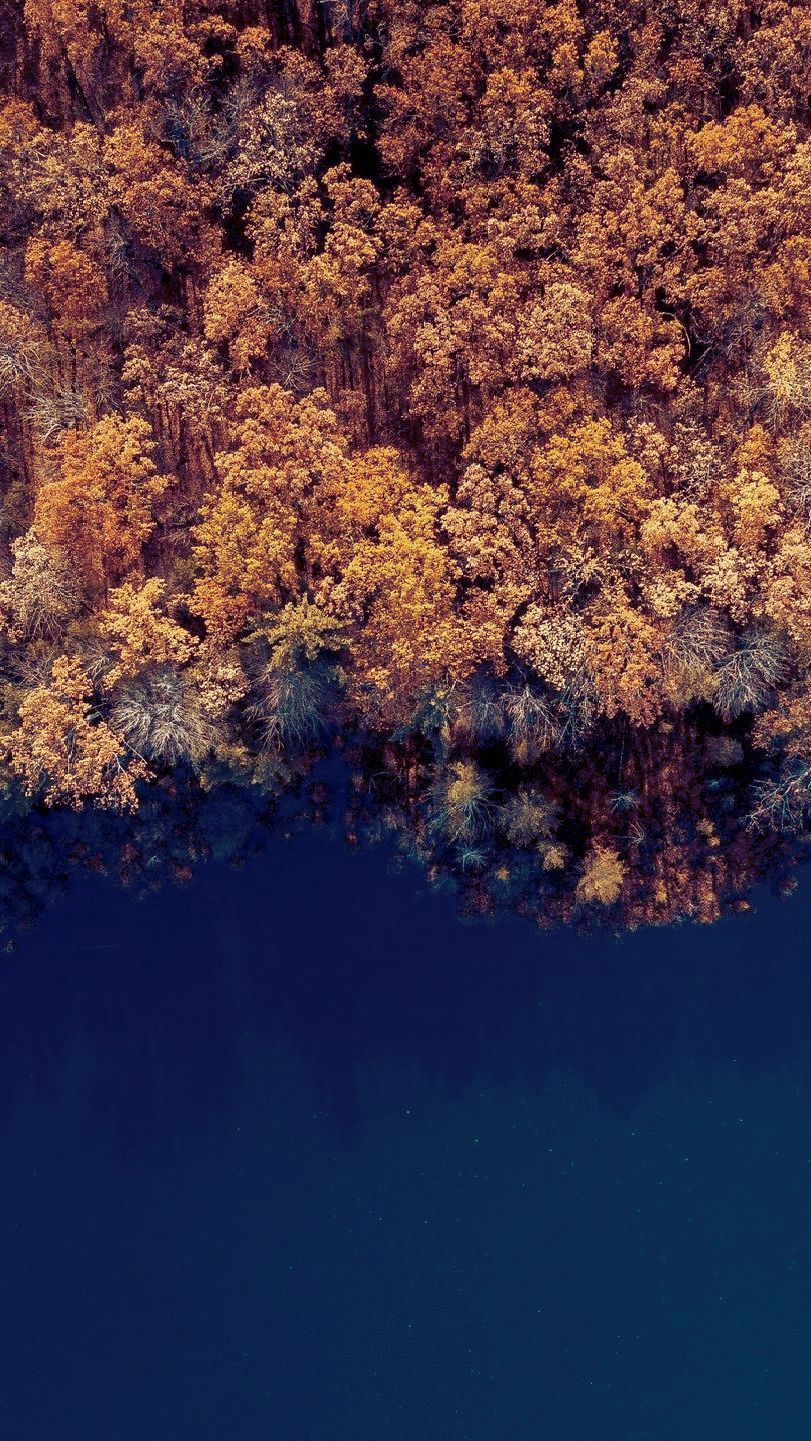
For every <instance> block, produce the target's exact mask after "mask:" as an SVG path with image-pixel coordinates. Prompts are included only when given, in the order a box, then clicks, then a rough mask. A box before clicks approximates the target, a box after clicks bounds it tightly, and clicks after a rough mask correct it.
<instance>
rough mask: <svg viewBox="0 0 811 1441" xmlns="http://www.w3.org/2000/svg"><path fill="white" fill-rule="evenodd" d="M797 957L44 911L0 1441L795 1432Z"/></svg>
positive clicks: (6, 1184) (805, 1267)
mask: <svg viewBox="0 0 811 1441" xmlns="http://www.w3.org/2000/svg"><path fill="white" fill-rule="evenodd" d="M810 930H811V889H810V888H809V884H808V882H806V883H805V884H804V885H803V886H801V888H800V891H799V893H798V895H797V896H795V898H794V899H792V900H791V901H788V902H777V901H775V900H772V899H770V898H763V899H761V900H760V901H759V903H758V905H757V908H756V910H755V912H754V913H753V914H751V915H749V916H741V917H735V918H732V919H729V920H726V921H724V922H722V923H721V924H719V925H718V926H716V927H714V928H711V929H704V930H699V929H694V928H691V927H687V926H685V927H681V928H675V929H671V930H669V931H665V932H646V933H640V934H637V935H635V936H631V937H627V938H625V939H624V940H622V941H617V940H615V939H614V938H613V937H609V936H602V937H598V938H593V939H589V940H586V939H582V938H578V937H577V936H575V935H574V934H572V933H570V932H563V933H556V934H552V935H545V934H542V933H539V932H537V931H535V930H533V929H532V928H531V927H530V926H529V925H528V924H526V923H523V922H520V921H518V920H515V921H501V922H499V923H497V924H495V925H486V924H483V923H479V924H476V925H465V924H462V923H460V922H459V921H458V920H457V919H456V917H455V914H454V906H453V900H452V898H450V897H446V896H441V897H440V896H432V895H429V894H427V893H426V892H425V889H424V887H423V885H422V883H421V881H420V878H419V876H418V875H417V874H416V873H415V872H411V871H409V870H406V871H405V872H402V873H400V874H391V873H390V872H389V870H388V869H387V862H386V858H385V856H384V855H382V854H374V853H373V854H352V853H350V852H348V851H347V850H345V849H343V848H342V847H341V846H340V845H338V844H337V843H334V842H331V841H329V840H328V839H327V838H326V837H324V838H321V837H319V836H318V835H317V834H313V835H311V836H307V837H304V838H301V839H299V840H297V841H296V842H295V843H292V844H290V845H289V846H284V845H283V844H281V843H278V844H274V845H273V846H271V847H270V848H269V850H268V851H267V853H266V854H265V855H263V856H261V857H257V858H255V859H254V860H252V861H251V862H250V863H249V864H248V865H247V866H246V867H245V868H244V869H243V870H239V871H237V870H232V869H228V868H226V867H217V866H214V865H212V866H210V867H209V868H208V869H206V870H204V871H203V872H201V873H200V875H199V876H198V878H197V879H196V880H195V881H194V882H193V883H192V884H191V885H189V886H188V887H186V888H184V889H176V888H168V889H166V890H164V891H163V892H162V893H160V894H158V895H157V896H155V897H152V898H150V899H148V900H146V901H141V902H139V901H138V900H137V899H136V898H135V897H134V896H133V895H131V894H129V893H127V892H125V891H122V890H120V889H118V888H117V886H116V885H115V884H114V883H113V882H112V881H106V880H104V879H102V878H85V879H83V880H78V881H76V882H75V883H74V885H73V888H72V889H71V890H70V891H69V892H68V894H67V895H66V896H64V897H63V898H62V899H61V900H60V901H59V902H58V903H57V904H56V905H55V906H54V907H53V908H52V909H51V910H50V911H49V912H48V913H47V914H46V915H45V916H44V918H43V919H42V920H41V921H40V923H39V924H38V926H37V927H36V928H35V929H34V930H33V931H32V932H31V933H30V934H29V935H28V936H26V937H25V939H24V940H23V942H22V944H21V945H20V948H19V949H18V951H17V952H16V953H14V954H12V955H9V956H6V957H4V958H3V961H2V966H1V967H0V1030H1V1031H2V1056H1V1057H0V1156H2V1174H1V1175H0V1418H2V1419H0V1427H2V1436H3V1438H8V1441H276V1438H278V1441H463V1438H464V1441H545V1438H549V1441H621V1438H622V1441H631V1438H633V1441H636V1438H639V1441H643V1438H644V1441H732V1438H734V1441H795V1438H796V1441H807V1438H808V1437H809V1435H811V1372H810V1371H809V1365H808V1359H809V1355H811V1066H810V1065H809V1060H811V973H809V965H808V959H809V957H808V950H809V947H808V941H807V937H808V935H809V931H810Z"/></svg>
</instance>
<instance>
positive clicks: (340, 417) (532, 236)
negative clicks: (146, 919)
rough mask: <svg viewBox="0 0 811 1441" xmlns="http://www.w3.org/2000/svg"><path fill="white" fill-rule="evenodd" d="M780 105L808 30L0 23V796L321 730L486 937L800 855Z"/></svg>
mask: <svg viewBox="0 0 811 1441" xmlns="http://www.w3.org/2000/svg"><path fill="white" fill-rule="evenodd" d="M809 95H811V10H809V8H808V6H807V4H806V3H804V0H752V3H750V0H657V3H656V4H652V3H649V0H556V3H551V0H550V3H547V0H529V3H525V4H515V3H507V0H24V4H19V5H4V4H2V0H0V241H2V251H0V416H1V420H2V434H1V436H0V486H1V487H2V499H1V500H0V566H2V576H3V578H2V580H1V581H0V630H1V631H2V634H1V636H0V646H1V647H2V653H1V654H0V665H1V666H2V700H3V728H4V732H5V739H4V741H3V746H4V751H3V754H4V760H3V765H4V768H5V774H6V778H7V783H8V784H9V785H11V786H21V787H22V790H23V791H24V792H25V793H26V794H27V795H29V796H30V797H31V798H32V800H34V801H36V802H37V803H44V804H45V805H65V804H66V805H69V806H81V805H84V804H86V803H88V802H92V803H95V804H96V805H99V806H101V807H104V808H110V809H118V810H121V809H122V808H123V809H125V810H126V809H132V808H134V807H137V805H138V804H139V797H141V796H142V795H143V794H144V792H145V789H146V788H148V786H149V784H150V782H152V783H155V782H158V783H165V782H166V778H167V776H169V775H170V773H171V772H172V770H173V769H174V771H175V772H176V771H177V768H182V769H183V770H184V773H187V772H188V773H193V774H194V775H195V776H196V777H197V780H196V784H198V785H199V786H201V787H202V788H204V789H211V788H212V787H216V786H217V785H221V784H232V783H234V782H235V781H238V782H240V783H252V784H256V785H258V786H260V787H263V788H264V789H265V790H266V791H267V792H269V793H271V794H275V793H278V792H280V791H281V790H283V789H284V788H285V787H286V786H288V785H289V784H290V783H291V782H292V781H294V780H295V779H296V778H297V777H299V776H300V775H301V774H302V771H303V769H304V766H305V763H306V759H307V757H311V756H312V755H313V754H314V753H316V752H317V751H318V750H319V748H323V746H324V744H325V742H326V740H327V739H328V738H329V737H330V735H333V736H334V734H335V732H336V730H337V731H338V732H340V733H342V734H343V735H344V736H348V735H352V736H354V737H355V741H356V743H357V744H358V746H359V755H360V756H361V761H360V762H359V770H358V780H357V785H356V791H355V795H356V800H355V801H354V802H353V803H352V804H353V806H354V807H355V810H356V811H357V812H358V814H360V813H361V812H363V810H364V807H367V808H368V806H369V805H371V799H372V793H373V792H376V793H377V794H378V807H380V805H381V804H382V809H383V811H384V812H385V813H386V814H388V815H389V819H390V821H391V824H392V825H393V826H395V828H397V827H405V828H406V829H407V830H408V833H409V836H410V840H411V844H412V845H413V846H414V847H416V849H417V850H418V851H419V852H420V854H421V855H423V856H424V857H425V858H426V859H427V862H428V864H429V865H431V866H432V868H433V869H434V870H435V871H437V873H440V872H445V873H451V872H453V873H455V875H456V876H457V878H459V877H461V878H462V883H463V884H464V885H465V886H466V887H467V888H468V889H469V890H472V891H473V892H475V894H476V895H477V897H478V903H479V904H480V905H481V906H484V907H485V908H486V907H487V905H489V904H490V901H491V900H492V901H493V903H495V900H494V899H493V898H495V897H498V895H499V894H501V893H503V894H504V895H505V896H507V897H508V898H510V903H520V904H521V905H522V906H523V907H525V908H527V909H529V910H535V911H539V910H540V911H545V912H546V913H551V914H555V915H569V914H572V913H573V912H575V913H577V912H579V911H582V910H586V909H588V908H590V907H597V908H598V909H600V910H603V911H606V912H607V913H614V914H618V913H620V912H622V913H624V915H625V916H626V917H631V918H633V919H635V920H639V919H646V918H647V919H665V918H668V917H670V916H672V915H674V914H678V913H682V912H687V913H691V914H696V915H699V916H702V917H711V916H712V915H714V914H716V913H717V910H718V908H719V905H721V904H723V902H724V900H725V899H728V898H729V897H730V895H731V894H732V893H733V892H735V893H736V894H738V893H740V891H741V888H742V886H743V885H744V884H745V882H746V880H747V879H749V878H752V877H753V876H754V875H755V874H757V873H758V871H759V867H760V865H761V858H762V857H763V856H764V855H765V854H767V853H768V852H769V850H770V848H776V849H777V850H779V849H780V848H781V847H782V846H783V844H784V841H783V839H782V837H783V836H785V835H786V834H787V833H796V832H802V831H803V830H804V829H805V827H806V823H807V820H808V813H809V807H811V309H810V308H809V299H810V298H811V110H810V108H809ZM381 777H382V779H381ZM381 796H382V802H381V800H380V797H381ZM350 811H351V812H352V814H353V815H354V814H355V812H354V811H352V806H350ZM353 824H354V821H353ZM755 857H757V859H755ZM516 897H517V900H516ZM488 898H489V899H488Z"/></svg>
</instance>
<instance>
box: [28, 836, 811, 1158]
mask: <svg viewBox="0 0 811 1441" xmlns="http://www.w3.org/2000/svg"><path fill="white" fill-rule="evenodd" d="M807 911H808V892H807V888H804V887H801V888H800V891H799V893H798V895H797V896H796V897H795V898H794V899H793V900H790V901H777V900H774V899H772V898H770V897H766V896H763V897H761V898H758V901H757V904H756V906H755V909H754V911H753V913H750V914H748V915H743V916H734V917H728V918H726V919H724V920H723V921H721V922H719V923H718V924H717V925H715V926H714V927H710V928H696V927H693V926H690V925H684V926H681V927H675V928H671V929H668V930H662V931H645V932H639V933H636V934H632V935H628V936H625V937H623V938H620V939H617V938H616V937H614V936H612V935H607V934H606V935H598V936H593V937H588V938H584V937H580V936H578V935H576V934H575V933H573V932H570V931H558V932H551V933H542V932H539V931H536V930H535V929H533V928H532V927H531V926H530V925H529V924H528V923H526V922H524V921H521V920H519V919H515V918H512V919H511V918H503V919H500V920H499V921H498V922H497V923H495V924H488V923H484V922H475V923H469V924H460V922H459V920H458V918H457V914H456V910H455V905H454V900H453V897H451V896H445V895H433V894H431V893H430V892H428V891H427V890H426V888H425V886H424V884H423V883H422V882H421V880H420V878H419V877H418V875H417V874H416V872H414V871H412V870H410V869H406V870H403V871H400V872H399V873H394V872H393V871H392V869H391V866H390V863H389V860H388V858H387V856H386V855H385V854H384V853H383V852H380V851H378V852H374V851H372V852H369V851H367V852H364V853H352V852H350V851H349V850H348V849H347V848H346V847H345V846H343V845H341V844H339V843H337V842H334V841H331V840H330V839H329V838H328V837H326V836H324V835H319V834H318V833H310V834H306V835H304V836H301V837H299V838H297V839H296V840H295V841H294V842H292V843H289V844H287V845H285V844H284V843H283V842H280V841H275V842H273V843H272V844H271V845H270V846H269V848H268V850H267V851H266V852H265V853H264V854H263V855H262V856H260V857H255V858H254V859H253V860H251V862H250V863H249V864H248V865H247V866H245V867H244V868H243V869H241V870H235V869H229V868H228V867H226V866H221V865H215V864H211V865H210V866H208V867H207V868H204V869H202V870H201V871H200V872H199V873H198V875H197V877H196V878H195V880H194V881H193V882H192V883H191V884H190V885H188V886H187V887H185V888H181V889H178V888H173V887H167V888H166V889H165V890H163V891H162V892H160V893H159V894H158V895H157V896H153V897H152V898H151V899H150V900H149V901H148V902H141V901H139V900H138V899H137V898H136V897H135V896H134V895H133V894H132V893H130V892H127V891H126V890H122V889H120V888H119V887H117V886H116V884H115V883H114V882H113V881H110V880H105V879H103V878H99V877H91V878H88V877H84V878H82V879H78V880H77V881H76V882H75V883H74V885H73V887H72V889H71V890H70V891H69V892H68V894H67V895H66V896H64V897H62V898H61V899H60V901H59V902H58V903H57V904H56V905H55V906H54V907H53V908H52V909H51V910H50V911H49V912H48V913H46V914H45V915H44V916H43V917H42V918H41V919H40V921H39V923H38V925H37V926H36V928H35V929H34V930H33V931H32V932H31V933H29V934H28V935H27V936H26V937H25V938H24V939H23V942H22V944H21V946H20V949H19V951H18V952H16V953H15V954H12V955H10V956H8V957H7V958H6V959H5V960H4V962H3V972H2V974H0V1033H1V1034H2V1037H3V1046H2V1059H0V1067H2V1071H0V1079H1V1080H2V1096H3V1100H2V1102H0V1106H5V1105H7V1104H8V1103H9V1102H10V1100H11V1098H12V1097H13V1095H14V1093H15V1091H16V1090H17V1089H18V1087H19V1086H20V1085H21V1084H25V1085H26V1086H30V1085H32V1084H33V1085H34V1086H35V1087H36V1088H37V1089H41V1090H42V1091H43V1092H44V1093H45V1095H46V1096H48V1095H50V1094H56V1093H57V1092H58V1093H59V1094H60V1095H61V1096H64V1094H65V1085H66V1080H65V1077H66V1074H69V1073H70V1074H71V1075H72V1080H71V1084H72V1085H74V1087H75V1088H76V1104H75V1107H74V1110H75V1115H76V1123H77V1125H82V1126H91V1127H92V1128H93V1129H94V1142H95V1143H97V1144H98V1145H100V1146H103V1147H104V1148H112V1149H114V1150H115V1151H117V1152H119V1153H120V1154H121V1156H122V1158H126V1157H129V1158H130V1159H132V1160H133V1161H135V1160H137V1161H138V1162H139V1164H142V1163H143V1162H144V1161H145V1160H152V1161H154V1162H156V1163H157V1162H159V1161H160V1160H161V1159H162V1158H167V1157H170V1156H171V1155H173V1154H175V1153H176V1152H177V1150H178V1148H181V1149H182V1148H183V1147H184V1146H185V1145H187V1144H189V1143H190V1141H191V1140H192V1139H193V1138H194V1137H195V1135H199V1133H200V1130H201V1128H204V1127H205V1126H206V1125H208V1124H209V1123H210V1122H211V1120H212V1119H213V1117H214V1116H215V1115H216V1114H217V1113H218V1112H222V1111H223V1108H227V1107H228V1105H229V1103H230V1100H231V1098H232V1097H233V1094H234V1091H235V1088H236V1087H237V1086H238V1084H239V1081H240V1077H241V1074H242V1068H243V1060H244V1054H245V1050H246V1047H248V1048H250V1046H251V1045H252V1044H253V1043H254V1042H260V1043H263V1042H268V1041H275V1040H277V1039H278V1040H282V1039H283V1040H284V1041H285V1042H286V1044H287V1045H289V1046H292V1048H293V1050H294V1051H295V1053H296V1054H297V1055H298V1057H299V1059H300V1062H301V1064H302V1065H303V1067H304V1070H305V1072H306V1074H307V1075H308V1077H309V1079H310V1081H311V1082H312V1086H313V1093H314V1095H315V1097H316V1099H317V1104H318V1105H319V1106H320V1107H321V1108H322V1109H323V1112H324V1113H325V1118H326V1119H327V1120H328V1121H329V1122H330V1123H331V1124H332V1125H333V1126H334V1127H335V1128H337V1131H338V1132H339V1133H340V1134H341V1135H342V1136H343V1137H344V1139H346V1140H349V1141H351V1138H352V1136H353V1134H354V1129H355V1126H356V1122H357V1116H358V1097H359V1086H360V1085H361V1084H362V1077H363V1075H364V1074H365V1073H366V1072H368V1070H369V1069H370V1068H374V1067H375V1066H376V1065H377V1064H378V1063H381V1062H382V1063H387V1062H389V1061H392V1060H393V1061H394V1062H395V1063H402V1064H403V1065H405V1066H407V1067H408V1068H409V1069H413V1070H416V1071H417V1072H419V1074H420V1075H421V1076H422V1077H423V1078H424V1079H425V1081H426V1083H428V1084H430V1085H431V1086H432V1087H440V1088H443V1089H444V1090H445V1092H447V1093H448V1094H454V1093H457V1092H460V1091H461V1090H463V1089H464V1088H465V1087H466V1086H468V1085H469V1084H471V1083H479V1082H481V1083H486V1082H487V1081H490V1080H495V1081H499V1080H509V1079H511V1078H513V1077H516V1076H517V1077H518V1078H520V1081H521V1084H522V1086H523V1087H524V1088H525V1089H528V1090H530V1091H531V1090H533V1089H538V1090H540V1088H541V1087H542V1086H543V1085H544V1083H545V1081H546V1080H547V1079H548V1078H549V1076H550V1074H552V1073H553V1072H562V1073H564V1074H567V1075H570V1076H573V1077H575V1078H577V1079H579V1080H581V1081H583V1082H584V1083H586V1084H587V1085H588V1086H589V1087H591V1088H593V1089H594V1091H595V1092H596V1093H597V1095H598V1096H599V1098H600V1100H601V1102H602V1103H603V1104H604V1105H605V1106H607V1107H611V1108H613V1109H615V1110H616V1111H618V1112H621V1113H622V1112H626V1111H628V1110H629V1109H630V1108H631V1107H632V1106H633V1105H634V1104H635V1103H636V1102H637V1101H638V1100H639V1099H640V1098H641V1097H642V1096H643V1094H644V1093H645V1092H646V1091H647V1090H648V1089H649V1088H651V1087H652V1086H654V1085H655V1084H656V1083H659V1082H667V1081H668V1080H670V1079H674V1078H677V1077H678V1076H679V1075H680V1074H681V1073H682V1072H683V1071H684V1069H685V1068H686V1067H689V1068H691V1069H692V1070H694V1071H695V1070H698V1072H699V1073H701V1072H702V1071H708V1070H709V1069H710V1068H712V1067H715V1066H717V1065H719V1064H724V1063H729V1062H734V1063H735V1064H736V1065H737V1066H738V1067H739V1068H740V1069H741V1071H742V1072H743V1073H751V1074H757V1073H760V1072H764V1071H768V1070H773V1069H777V1068H781V1067H782V1066H783V1065H784V1064H788V1063H794V1064H796V1063H799V1064H801V1065H803V1066H804V1065H805V1061H806V1055H807V1051H808V1037H809V1035H810V1034H811V973H809V967H808V958H807V944H806V928H807Z"/></svg>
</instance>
